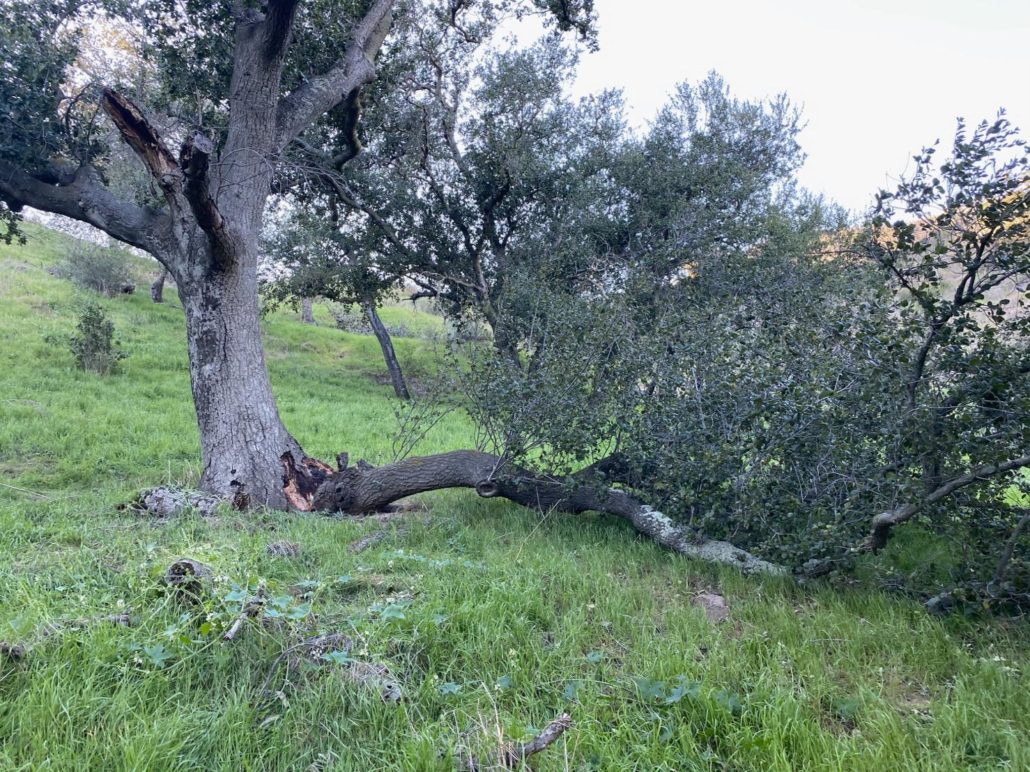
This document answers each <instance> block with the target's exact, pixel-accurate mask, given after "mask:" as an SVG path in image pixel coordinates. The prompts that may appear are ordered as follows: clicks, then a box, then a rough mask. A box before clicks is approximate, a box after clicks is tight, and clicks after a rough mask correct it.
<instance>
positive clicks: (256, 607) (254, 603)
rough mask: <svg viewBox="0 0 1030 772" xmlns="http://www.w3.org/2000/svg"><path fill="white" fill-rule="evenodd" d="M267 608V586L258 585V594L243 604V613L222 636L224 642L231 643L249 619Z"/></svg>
mask: <svg viewBox="0 0 1030 772" xmlns="http://www.w3.org/2000/svg"><path fill="white" fill-rule="evenodd" d="M264 607H265V586H264V585H263V584H261V585H258V588H257V592H256V593H254V597H253V598H251V599H250V600H248V601H247V602H246V603H244V604H243V611H241V612H240V615H239V616H238V617H236V621H234V622H233V623H232V625H231V626H230V627H229V629H228V630H227V631H226V633H225V635H223V636H222V640H223V641H231V640H232V639H233V638H235V637H236V633H238V632H239V631H240V628H241V627H243V623H244V622H246V621H247V620H248V619H250V618H252V617H254V616H256V615H257V614H258V612H260V611H261V609H263V608H264Z"/></svg>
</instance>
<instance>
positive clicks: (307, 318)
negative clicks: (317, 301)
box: [300, 298, 315, 324]
mask: <svg viewBox="0 0 1030 772" xmlns="http://www.w3.org/2000/svg"><path fill="white" fill-rule="evenodd" d="M300 320H301V321H302V322H304V324H314V323H315V315H314V314H313V313H312V312H311V298H302V299H301V301H300Z"/></svg>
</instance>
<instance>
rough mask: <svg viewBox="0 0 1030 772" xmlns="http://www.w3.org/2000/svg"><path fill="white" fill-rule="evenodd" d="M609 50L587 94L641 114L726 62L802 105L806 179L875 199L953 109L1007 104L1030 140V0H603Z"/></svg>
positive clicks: (818, 186) (587, 63) (740, 76)
mask: <svg viewBox="0 0 1030 772" xmlns="http://www.w3.org/2000/svg"><path fill="white" fill-rule="evenodd" d="M596 5H597V10H598V18H599V28H600V43H601V49H600V51H599V52H598V53H596V54H588V55H586V56H584V57H583V60H582V64H581V66H580V77H579V80H578V82H577V84H576V88H575V91H576V92H577V93H585V92H590V91H597V90H601V89H603V88H610V87H617V88H622V89H623V90H624V92H625V96H626V103H627V106H628V108H629V111H630V116H631V118H632V120H633V121H634V122H635V123H637V124H638V125H644V124H646V121H647V120H648V119H649V118H650V117H651V116H652V115H653V114H654V112H655V110H656V109H657V108H658V107H659V106H660V105H661V104H662V103H664V102H665V100H666V98H667V96H668V95H669V94H670V93H671V92H672V89H673V87H674V86H675V84H676V83H678V82H679V81H682V80H690V81H698V80H700V79H701V78H703V77H704V76H705V75H706V74H707V73H708V71H709V70H713V69H714V70H716V71H718V72H719V73H720V74H722V75H723V76H724V77H725V79H726V81H727V83H728V84H729V86H730V88H731V89H732V90H733V92H734V93H735V94H736V95H738V96H742V97H752V98H753V97H764V96H772V95H775V94H777V93H780V92H786V93H787V94H788V96H789V97H790V98H791V100H792V101H793V102H794V103H795V104H797V105H799V106H801V107H802V108H803V112H804V118H805V121H806V124H807V125H806V128H805V130H804V132H803V133H802V135H801V142H802V146H803V147H804V149H805V151H806V152H807V154H808V160H807V162H806V164H805V167H804V169H802V172H801V181H802V183H803V184H804V185H806V186H807V187H808V188H810V189H811V190H814V191H817V192H822V193H825V194H827V195H829V196H830V197H832V198H833V199H835V200H836V201H838V202H839V203H841V204H843V205H844V206H846V207H848V208H849V209H853V210H860V209H864V208H865V207H867V206H868V205H869V204H870V203H871V202H872V196H873V193H874V192H875V191H876V190H877V189H878V188H880V187H883V186H885V185H889V184H890V182H891V180H892V179H896V177H897V175H898V174H899V173H901V172H903V171H905V169H906V168H908V166H909V161H910V159H911V156H912V154H913V153H914V152H915V151H917V150H918V149H919V148H920V147H921V146H923V145H925V144H929V143H930V142H932V141H933V140H934V139H935V138H938V137H940V138H941V139H942V141H946V140H948V139H949V138H950V137H951V136H952V135H953V133H954V129H955V118H956V117H957V116H964V117H965V118H966V119H967V120H969V121H971V122H976V121H979V120H981V119H982V118H992V117H993V116H994V115H995V113H996V112H997V109H998V108H999V107H1004V108H1005V109H1006V110H1007V112H1008V116H1009V119H1010V120H1011V121H1012V122H1013V123H1014V124H1016V125H1017V126H1019V127H1020V128H1021V129H1022V130H1023V136H1024V137H1026V138H1028V139H1030V0H777V1H775V2H773V1H772V0H769V1H767V2H763V1H762V0H721V2H719V1H716V2H711V1H709V2H688V1H687V0H596Z"/></svg>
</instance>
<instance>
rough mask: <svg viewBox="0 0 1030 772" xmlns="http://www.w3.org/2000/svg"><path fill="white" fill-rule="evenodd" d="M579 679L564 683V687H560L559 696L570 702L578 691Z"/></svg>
mask: <svg viewBox="0 0 1030 772" xmlns="http://www.w3.org/2000/svg"><path fill="white" fill-rule="evenodd" d="M579 686H580V683H579V681H575V680H573V681H569V682H568V683H567V684H565V688H564V689H562V693H561V696H562V698H563V699H564V700H565V701H566V702H572V701H573V700H574V699H576V693H577V692H578V691H579Z"/></svg>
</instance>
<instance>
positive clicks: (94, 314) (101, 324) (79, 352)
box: [68, 301, 128, 375]
mask: <svg viewBox="0 0 1030 772" xmlns="http://www.w3.org/2000/svg"><path fill="white" fill-rule="evenodd" d="M68 345H69V347H70V348H71V351H72V354H74V355H75V362H76V364H77V365H78V367H79V369H81V370H87V371H89V372H93V373H96V374H97V375H109V374H110V373H112V372H114V370H115V368H116V367H117V366H118V362H120V361H121V360H123V359H125V357H126V356H128V354H126V353H125V352H123V351H122V350H121V349H120V348H119V341H117V340H115V337H114V322H112V321H111V320H110V319H108V318H107V314H105V313H104V309H103V308H101V307H100V304H99V303H95V302H92V301H91V302H89V303H87V304H86V306H85V308H83V310H82V313H81V314H79V322H78V324H77V325H76V332H75V334H74V335H72V336H71V338H70V339H69V341H68Z"/></svg>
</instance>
